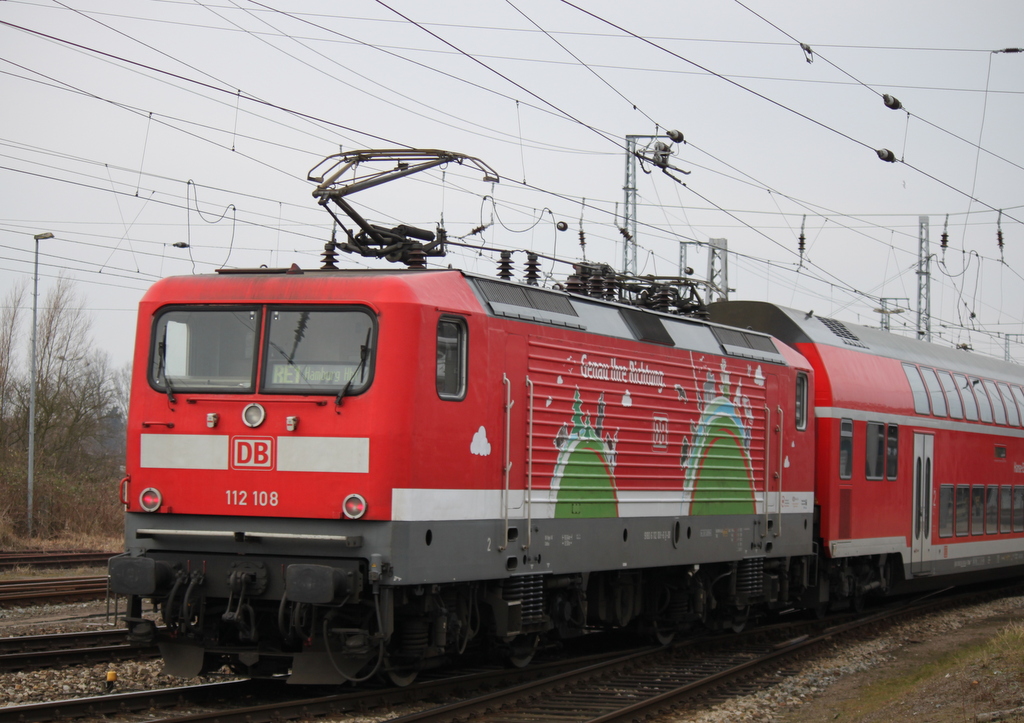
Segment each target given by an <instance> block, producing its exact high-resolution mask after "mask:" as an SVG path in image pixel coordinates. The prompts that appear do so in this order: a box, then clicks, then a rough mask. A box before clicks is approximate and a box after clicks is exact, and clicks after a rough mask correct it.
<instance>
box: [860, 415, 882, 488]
mask: <svg viewBox="0 0 1024 723" xmlns="http://www.w3.org/2000/svg"><path fill="white" fill-rule="evenodd" d="M864 449H865V454H864V477H865V479H882V469H883V465H884V460H885V425H884V424H882V423H881V422H868V424H867V435H866V438H865V440H864Z"/></svg>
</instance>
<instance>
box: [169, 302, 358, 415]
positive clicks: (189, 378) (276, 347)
mask: <svg viewBox="0 0 1024 723" xmlns="http://www.w3.org/2000/svg"><path fill="white" fill-rule="evenodd" d="M264 324H265V325H266V329H265V330H263V332H262V334H261V326H262V325H264ZM373 329H374V322H373V316H372V314H371V313H370V312H369V311H368V310H366V309H364V308H361V307H352V306H347V307H331V308H323V307H320V308H296V307H288V308H283V307H230V308H227V307H175V308H170V309H168V310H166V311H164V312H162V313H161V314H160V315H159V316H158V317H157V320H156V323H155V325H154V327H153V339H152V346H151V354H150V358H151V363H150V384H151V386H153V388H154V389H157V390H159V391H162V392H167V393H169V394H174V393H176V392H221V393H239V394H242V393H251V392H253V390H254V389H255V387H256V383H257V382H256V379H257V369H262V372H261V377H260V382H259V387H260V391H261V392H264V393H270V394H324V395H338V396H342V395H350V394H358V393H359V392H361V391H363V390H365V389H366V387H367V386H369V383H370V379H371V377H372V372H373V364H372V362H373V358H372V357H373V354H372V351H373V350H372V341H373ZM261 336H262V338H263V340H264V343H263V345H262V351H263V354H262V357H263V358H262V364H258V361H259V356H260V354H259V350H260V338H261Z"/></svg>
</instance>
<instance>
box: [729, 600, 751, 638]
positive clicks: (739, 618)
mask: <svg viewBox="0 0 1024 723" xmlns="http://www.w3.org/2000/svg"><path fill="white" fill-rule="evenodd" d="M749 619H750V606H749V605H747V606H746V607H745V608H743V609H742V610H737V611H736V615H735V616H733V619H732V622H731V623H730V625H729V627H730V628H732V631H733V632H734V633H742V632H743V630H744V628H746V627H747V621H748V620H749Z"/></svg>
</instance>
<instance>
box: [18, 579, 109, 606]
mask: <svg viewBox="0 0 1024 723" xmlns="http://www.w3.org/2000/svg"><path fill="white" fill-rule="evenodd" d="M106 594H107V576H106V575H102V576H88V575H85V576H77V577H39V578H23V579H16V580H0V607H2V606H5V605H15V604H17V605H28V604H32V603H41V602H53V601H55V600H65V601H66V600H96V599H99V598H102V597H104V596H105V595H106Z"/></svg>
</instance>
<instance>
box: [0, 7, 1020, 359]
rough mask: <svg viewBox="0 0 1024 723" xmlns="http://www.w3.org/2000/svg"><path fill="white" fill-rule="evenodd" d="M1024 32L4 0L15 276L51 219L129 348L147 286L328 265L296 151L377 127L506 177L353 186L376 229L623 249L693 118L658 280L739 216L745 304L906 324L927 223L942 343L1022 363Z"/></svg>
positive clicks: (453, 176)
mask: <svg viewBox="0 0 1024 723" xmlns="http://www.w3.org/2000/svg"><path fill="white" fill-rule="evenodd" d="M801 44H803V46H804V47H801ZM1022 47H1024V3H1021V2H1020V1H1019V0H982V1H979V2H974V3H965V2H962V1H958V2H935V1H929V2H899V1H898V0H897V1H894V0H888V1H887V2H864V1H862V2H855V3H854V2H843V3H840V2H828V3H826V2H821V0H816V1H814V2H810V1H796V0H793V1H785V0H782V1H780V0H773V1H772V2H765V1H762V0H744V2H742V3H740V2H730V1H726V0H719V1H717V2H714V1H708V0H704V1H702V2H689V1H680V0H676V1H674V2H667V1H666V2H639V3H625V2H621V0H619V1H618V2H610V1H609V2H594V1H589V0H580V1H579V2H576V3H569V2H557V1H556V0H511V1H498V0H472V1H470V0H465V1H461V2H457V1H448V0H434V1H432V2H429V3H424V2H412V1H411V0H387V1H386V2H373V1H371V0H358V1H355V0H350V1H349V2H344V3H342V2H301V1H298V0H296V1H287V2H286V1H284V0H266V2H251V1H249V0H214V1H213V2H199V1H195V2H192V1H186V0H133V1H132V2H126V1H123V0H122V1H121V2H113V1H111V2H103V1H102V0H66V1H58V0H3V1H0V49H2V50H0V61H2V62H0V97H2V98H3V99H4V104H3V106H4V109H3V112H2V115H0V184H2V195H0V259H2V262H0V269H2V270H0V290H2V291H3V292H4V294H6V290H7V289H9V288H12V287H13V286H14V285H15V284H17V283H19V282H26V281H27V282H28V285H29V291H30V290H31V279H32V261H33V235H34V234H37V233H42V232H52V233H53V234H54V236H55V238H54V239H52V240H45V241H42V242H41V244H40V257H39V260H40V290H41V298H43V295H44V294H45V292H46V289H47V288H49V287H50V285H51V284H52V283H53V281H54V279H55V278H56V277H57V276H58V275H59V274H66V275H69V276H71V277H72V278H73V279H75V281H76V283H77V285H78V288H79V290H80V291H81V293H82V294H83V296H84V299H85V306H86V308H87V309H88V310H89V311H90V314H91V316H92V319H93V332H94V337H95V339H96V340H97V343H98V344H99V345H100V346H101V348H103V349H104V350H106V351H107V352H108V353H109V354H110V356H111V359H112V361H113V362H114V363H115V364H118V365H120V364H123V363H125V362H126V361H128V360H129V359H130V356H131V344H132V341H133V339H132V336H133V330H134V313H135V305H136V304H137V302H138V300H139V298H140V297H141V295H142V293H143V292H144V290H145V289H146V288H147V286H148V285H149V284H151V283H152V282H153V281H155V280H157V279H159V278H161V277H164V276H169V275H175V274H192V273H212V271H213V270H214V269H215V268H219V267H221V266H228V267H252V266H259V265H264V264H265V265H269V266H287V265H290V264H291V263H293V262H295V263H298V264H299V265H300V266H303V267H307V268H313V267H316V266H317V265H318V263H319V261H318V257H319V252H320V251H321V250H322V247H323V243H324V241H326V240H327V239H328V238H329V237H330V233H331V225H332V221H331V218H330V217H329V216H328V214H327V213H326V212H325V211H324V210H323V209H322V208H320V207H319V206H318V205H317V204H316V202H315V200H314V199H313V198H312V196H311V191H312V188H313V185H314V184H312V183H310V182H309V181H307V180H306V177H307V173H308V172H309V170H310V169H312V168H313V167H314V166H316V165H317V163H318V162H319V161H320V160H321V159H323V158H324V157H326V156H328V155H331V154H334V153H338V152H339V150H345V151H348V150H355V149H360V148H438V149H445V150H450V151H456V152H459V153H463V154H466V155H469V156H473V157H476V158H479V159H481V160H482V161H483V162H485V163H486V164H487V165H488V166H490V167H491V168H493V169H494V170H495V171H497V172H498V173H499V174H500V176H501V181H500V182H499V183H497V184H492V183H489V182H484V181H483V179H482V178H481V174H479V173H477V172H476V171H475V170H472V169H470V168H469V167H466V166H452V167H449V168H447V169H445V170H443V171H442V170H436V171H432V172H430V173H429V174H425V175H421V176H418V177H414V178H410V179H406V180H403V181H398V182H395V183H392V184H388V185H387V186H385V187H382V188H380V189H376V190H373V191H369V192H365V193H361V194H357V195H355V196H353V197H352V198H351V200H352V202H353V204H354V205H355V206H356V207H357V208H359V209H360V210H361V211H362V212H363V213H364V214H365V215H366V216H367V218H369V219H370V220H371V221H372V222H374V223H379V224H387V225H390V224H397V223H406V224H411V225H417V226H422V227H425V228H430V229H432V228H434V227H435V226H436V225H437V224H438V223H439V222H441V221H442V220H443V222H444V225H445V227H446V228H447V230H448V233H449V236H450V237H453V238H458V237H461V236H466V235H467V234H469V233H470V232H471V231H472V230H473V229H474V228H476V227H478V226H481V225H485V226H486V229H485V230H484V231H482V232H479V233H478V234H476V235H474V236H472V237H469V238H467V239H466V240H467V241H468V242H472V243H481V244H485V245H487V246H489V247H492V248H495V249H500V248H509V249H533V250H536V251H539V252H541V253H545V254H554V255H557V256H559V257H562V258H565V259H567V260H572V259H578V258H583V257H584V256H585V257H586V258H587V259H588V260H591V261H601V262H607V263H610V264H612V265H614V266H615V267H616V268H620V267H621V266H622V237H621V235H620V233H619V231H618V228H617V227H618V226H620V225H621V223H622V222H621V214H622V211H623V190H622V189H623V183H624V171H625V158H626V156H625V152H624V144H625V136H627V135H655V134H659V133H664V132H665V131H666V130H667V129H674V130H679V131H680V132H681V133H682V134H683V135H684V137H685V140H686V143H685V144H683V145H677V146H675V147H674V151H673V156H672V159H671V163H672V165H673V166H674V167H675V168H677V169H679V170H678V171H673V172H672V175H673V176H674V178H673V177H670V176H668V175H665V174H663V173H662V172H661V171H660V170H659V169H652V168H650V167H646V168H641V170H640V171H639V172H638V199H639V205H638V213H637V216H638V224H639V225H638V233H637V242H638V271H639V272H640V273H644V274H659V275H669V274H676V273H677V272H678V265H679V256H680V244H681V243H685V244H686V253H687V261H688V264H689V265H690V266H691V267H693V268H694V270H695V274H694V276H696V277H703V276H705V274H706V270H707V255H706V243H707V241H708V239H710V238H726V239H728V243H729V250H730V256H729V286H730V287H732V288H733V289H735V291H733V292H732V297H733V298H742V299H766V300H771V301H774V302H777V303H780V304H783V305H786V306H792V307H795V308H799V309H803V310H810V309H813V310H814V311H815V313H817V314H819V315H823V316H824V315H830V316H835V317H836V318H840V319H844V320H848V321H854V322H858V323H863V324H869V325H874V326H877V325H878V324H879V319H880V315H879V314H877V313H876V312H875V311H874V309H876V308H878V307H879V304H880V301H879V300H880V299H881V298H887V299H891V300H893V301H891V302H890V305H907V304H909V308H908V310H907V312H905V313H903V314H900V315H896V316H894V317H893V322H892V323H893V327H894V328H896V329H900V330H901V333H913V328H914V324H915V313H914V309H915V308H916V297H917V274H916V264H917V251H918V228H919V217H920V216H922V215H923V216H927V217H928V221H929V229H930V238H931V244H932V245H931V250H932V253H933V254H934V258H933V260H932V265H931V278H932V329H933V334H934V336H935V339H936V341H937V342H938V343H942V344H960V343H967V344H971V345H972V346H973V347H974V348H975V349H976V350H978V351H985V352H987V353H992V354H996V355H1000V356H1001V355H1002V353H1003V346H1004V337H1003V336H1002V335H1004V334H1022V333H1024V250H1022V246H1024V227H1022V225H1021V223H1020V221H1021V219H1022V218H1024V142H1022V135H1021V119H1022V117H1024V53H1008V52H999V51H1003V50H1005V49H1016V48H1022ZM883 94H890V95H892V96H895V97H896V98H898V99H899V101H900V102H901V103H902V105H903V108H902V109H900V110H890V109H889V108H887V107H886V106H885V104H884V103H883V100H882V96H883ZM879 149H889V150H890V151H892V153H893V154H894V157H895V159H896V162H894V163H886V162H883V161H881V160H880V159H879V157H878V155H877V154H876V151H877V150H879ZM645 170H646V171H651V172H650V173H645V172H644V171H645ZM682 171H689V172H690V174H689V175H683V173H682ZM683 184H685V185H683ZM1000 211H1001V212H1002V214H1001V218H1000ZM947 216H948V220H947ZM556 221H565V222H566V223H567V224H568V226H569V229H568V230H567V231H565V232H563V233H558V232H557V231H556V230H555V226H554V223H555V222H556ZM947 224H948V240H949V248H948V249H947V250H945V251H943V250H941V249H940V247H939V242H940V237H941V234H942V232H943V230H944V228H946V227H947ZM801 228H803V229H804V235H805V237H806V252H805V254H804V256H803V258H801V257H800V256H799V255H798V252H797V244H798V241H797V238H798V236H799V235H800V233H801ZM999 228H1001V229H1002V232H1003V238H1004V241H1005V247H1004V249H1003V250H1000V249H999V247H998V246H997V230H998V229H999ZM581 229H582V231H583V236H584V239H585V246H583V247H581V245H580V231H581ZM180 242H184V243H187V244H188V248H184V249H183V248H177V247H175V246H174V244H175V243H180ZM494 257H495V254H491V253H483V254H478V253H477V252H468V251H458V250H457V251H455V252H453V253H451V254H449V256H448V258H446V259H445V260H444V261H443V264H444V265H448V264H449V263H450V264H452V265H455V266H458V267H461V268H465V269H467V270H472V271H480V272H484V273H488V274H490V273H494V270H495V264H494ZM517 257H518V259H519V260H520V261H521V259H522V256H521V255H517ZM368 263H369V262H367V261H366V260H365V259H362V258H357V257H353V256H344V257H343V258H342V260H341V264H342V265H343V266H344V267H346V268H360V267H365V266H367V265H368ZM567 269H568V267H566V266H563V265H554V266H552V265H550V264H546V265H545V271H552V272H553V273H554V275H555V276H556V277H559V278H560V277H562V276H564V275H565V274H566V273H567ZM25 303H26V304H31V297H30V296H26V297H25ZM26 317H27V315H26ZM25 338H27V331H26V337H25ZM1011 351H1012V353H1013V354H1014V356H1015V358H1016V359H1018V360H1020V361H1024V347H1022V346H1021V345H1020V344H1018V343H1016V341H1014V343H1013V345H1012V348H1011Z"/></svg>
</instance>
